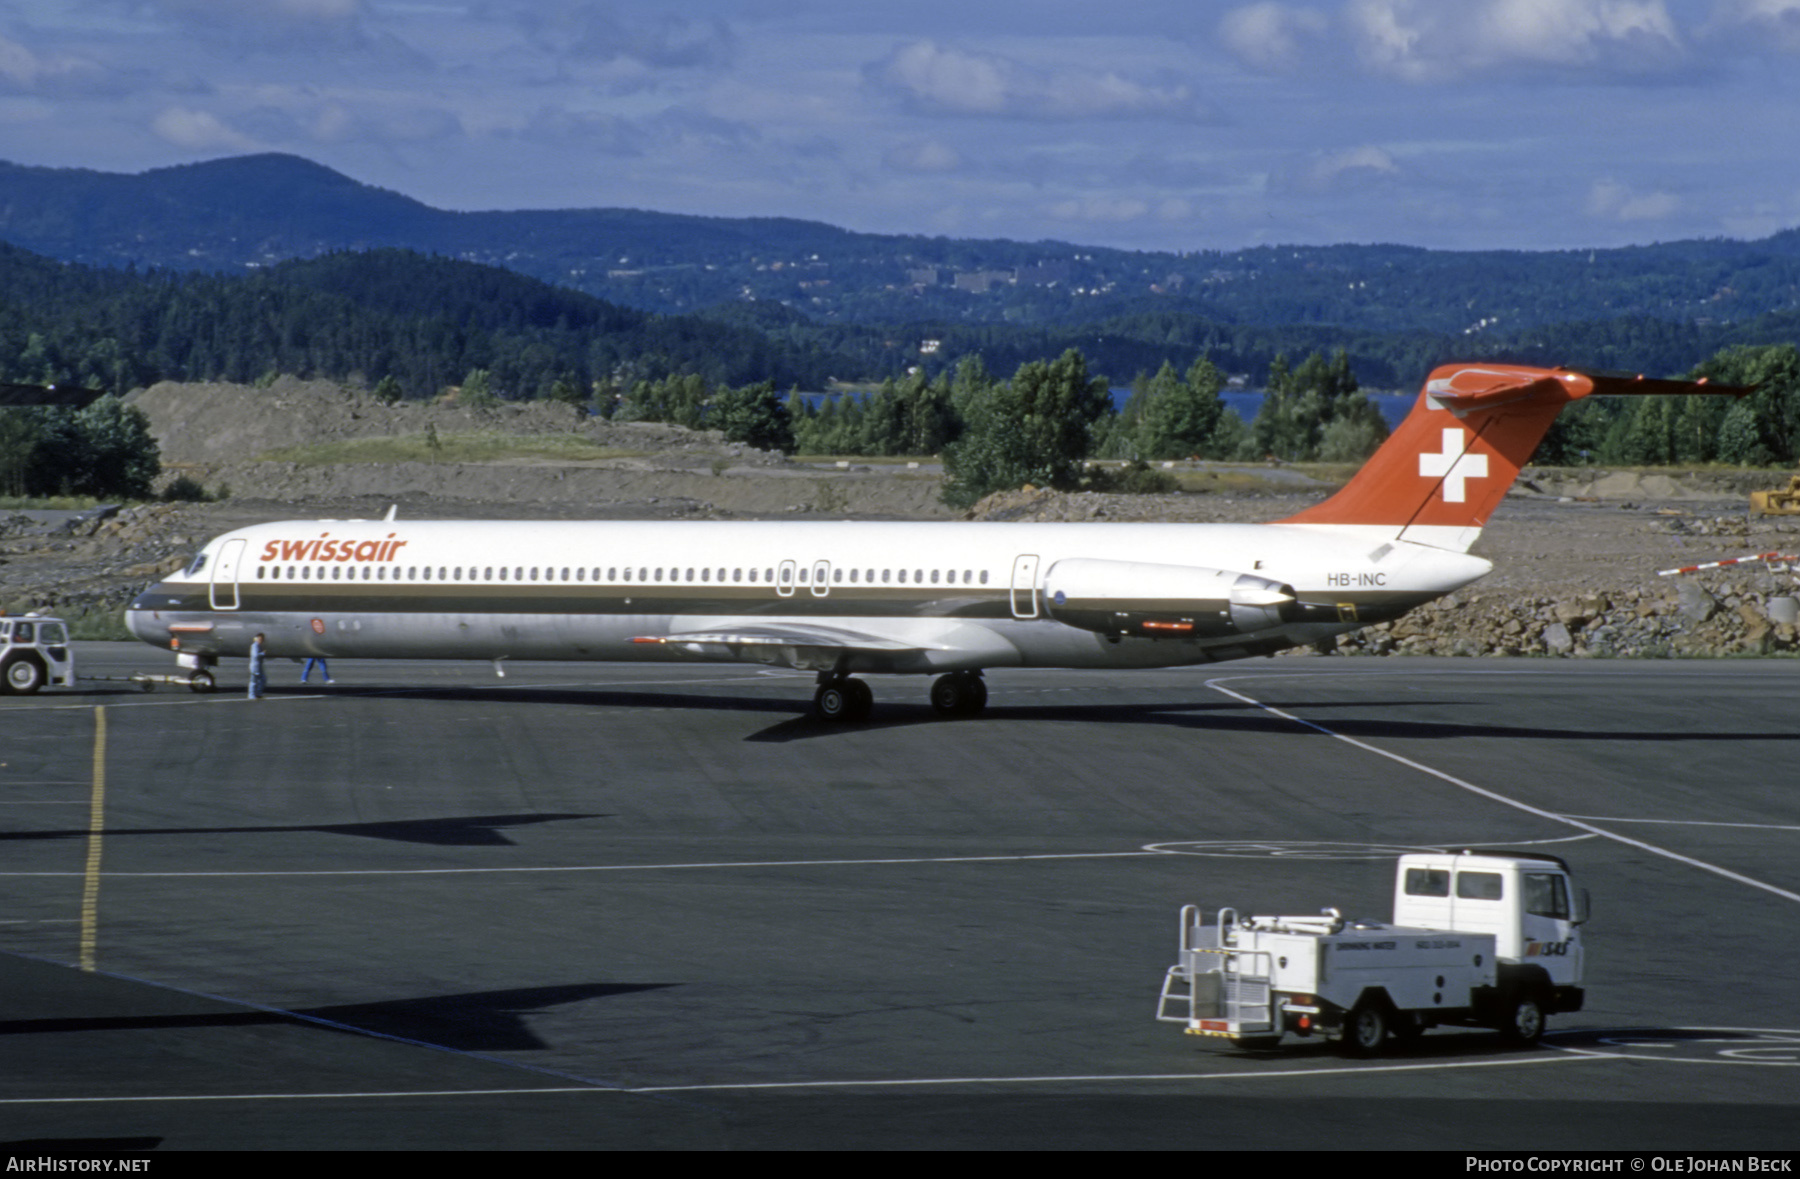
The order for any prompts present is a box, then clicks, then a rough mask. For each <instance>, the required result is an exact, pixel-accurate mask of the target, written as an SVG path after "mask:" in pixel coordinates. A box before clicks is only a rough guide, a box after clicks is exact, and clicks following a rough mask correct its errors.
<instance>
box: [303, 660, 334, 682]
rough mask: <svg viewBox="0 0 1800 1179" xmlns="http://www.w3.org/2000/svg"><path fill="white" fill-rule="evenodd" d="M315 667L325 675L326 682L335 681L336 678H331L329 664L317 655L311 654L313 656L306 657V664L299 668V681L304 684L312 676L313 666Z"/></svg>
mask: <svg viewBox="0 0 1800 1179" xmlns="http://www.w3.org/2000/svg"><path fill="white" fill-rule="evenodd" d="M315 667H316V668H318V669H319V674H320V675H322V676H324V677H325V682H326V683H328V684H335V683H337V681H336V680H334V679H332V678H331V668H330V666H329V665H328V664H326V662H325V660H324V659H323V658H321V657H318V656H313V657H310V658H308V659H307V661H306V666H305V667H302V668H301V669H300V682H301V683H303V684H304V683H305V682H306V681H307V680H310V679H311V678H312V673H313V668H315Z"/></svg>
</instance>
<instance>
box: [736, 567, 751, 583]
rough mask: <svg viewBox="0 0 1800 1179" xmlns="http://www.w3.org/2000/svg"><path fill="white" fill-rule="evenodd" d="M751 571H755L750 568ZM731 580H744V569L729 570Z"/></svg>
mask: <svg viewBox="0 0 1800 1179" xmlns="http://www.w3.org/2000/svg"><path fill="white" fill-rule="evenodd" d="M751 572H752V573H754V572H756V571H755V570H754V569H752V570H751ZM731 580H733V581H742V580H744V571H743V570H742V569H733V570H732V571H731Z"/></svg>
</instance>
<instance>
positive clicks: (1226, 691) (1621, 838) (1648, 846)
mask: <svg viewBox="0 0 1800 1179" xmlns="http://www.w3.org/2000/svg"><path fill="white" fill-rule="evenodd" d="M1228 678H1229V679H1233V680H1237V679H1262V678H1266V677H1263V676H1231V677H1228ZM1225 683H1226V680H1224V679H1212V680H1207V681H1206V686H1207V687H1209V688H1211V689H1212V690H1213V691H1215V692H1218V693H1220V694H1222V695H1225V696H1230V697H1231V698H1232V699H1234V700H1241V701H1243V702H1244V703H1245V704H1248V705H1250V706H1251V707H1253V708H1260V709H1261V710H1262V711H1264V712H1266V713H1268V714H1269V715H1271V716H1278V717H1280V718H1281V719H1283V720H1287V721H1292V722H1294V723H1295V724H1297V725H1302V726H1304V727H1306V728H1309V729H1311V730H1313V731H1314V732H1315V733H1322V734H1324V735H1325V736H1327V737H1330V738H1332V739H1333V740H1335V741H1342V742H1343V743H1344V744H1346V745H1354V746H1355V747H1356V748H1358V749H1361V750H1363V751H1364V752H1365V753H1373V754H1374V755H1375V756H1377V757H1385V758H1387V759H1388V760H1389V761H1391V762H1397V763H1399V764H1400V765H1403V766H1406V767H1407V768H1408V769H1413V770H1417V771H1419V772H1420V773H1421V774H1427V775H1429V776H1431V777H1433V778H1436V779H1438V780H1439V781H1441V782H1448V783H1449V784H1450V785H1452V786H1455V787H1457V788H1458V789H1459V790H1467V791H1468V792H1469V793H1471V794H1477V795H1480V796H1481V797H1482V798H1485V799H1488V800H1489V801H1490V802H1497V803H1499V804H1501V805H1502V806H1509V807H1512V808H1513V809H1514V810H1518V811H1524V812H1525V813H1526V814H1528V815H1536V816H1537V817H1538V818H1540V819H1548V820H1549V821H1550V822H1553V823H1561V824H1563V825H1564V826H1568V827H1574V828H1576V829H1577V830H1580V831H1587V832H1590V833H1591V834H1594V835H1598V836H1599V837H1600V838H1602V839H1610V840H1612V841H1613V842H1614V843H1622V844H1624V845H1626V846H1627V847H1635V848H1637V849H1638V850H1639V851H1646V852H1649V853H1650V854H1651V855H1654V856H1661V857H1663V858H1664V859H1668V860H1674V861H1675V862H1676V863H1678V864H1686V865H1687V866H1688V867H1690V868H1698V869H1700V870H1701V871H1702V872H1711V873H1712V874H1713V875H1715V876H1722V877H1724V878H1725V879H1726V880H1730V881H1734V882H1736V883H1738V884H1744V885H1748V886H1749V887H1751V888H1755V889H1760V890H1762V891H1763V892H1766V893H1769V894H1770V895H1772V896H1778V897H1780V898H1781V899H1782V900H1786V901H1793V902H1794V903H1796V904H1800V893H1795V892H1790V891H1788V890H1787V889H1785V888H1778V887H1776V886H1775V885H1773V884H1768V883H1766V882H1764V881H1761V880H1757V879H1755V878H1754V877H1750V876H1745V875H1744V874H1743V873H1741V872H1733V871H1732V870H1731V869H1729V868H1721V867H1719V866H1718V865H1717V864H1709V863H1707V862H1706V861H1705V860H1696V859H1695V858H1694V857H1692V856H1684V855H1682V854H1681V853H1680V852H1677V851H1671V850H1669V849H1668V848H1666V847H1658V846H1657V845H1656V844H1654V843H1645V842H1644V841H1643V840H1641V839H1633V838H1631V837H1630V836H1629V835H1620V834H1619V833H1618V832H1616V831H1608V830H1606V829H1605V828H1604V827H1596V826H1594V825H1593V824H1592V823H1588V822H1584V821H1583V820H1581V819H1577V818H1574V817H1573V816H1570V815H1563V814H1558V813H1556V812H1555V811H1547V810H1544V809H1543V808H1542V807H1535V806H1532V805H1531V804H1530V803H1528V802H1521V801H1519V800H1518V799H1516V798H1508V797H1507V796H1506V795H1504V794H1501V793H1498V792H1497V791H1493V790H1489V789H1487V788H1486V787H1483V786H1477V785H1475V783H1473V782H1468V781H1464V780H1463V779H1462V778H1458V777H1457V776H1456V775H1454V774H1448V773H1445V772H1444V771H1443V770H1440V769H1435V768H1433V767H1431V766H1428V765H1426V764H1425V763H1424V762H1418V761H1414V760H1413V759H1412V758H1410V757H1402V756H1401V755H1400V754H1398V753H1393V752H1390V751H1388V750H1386V749H1383V748H1381V747H1380V746H1378V745H1371V744H1369V743H1368V742H1367V741H1359V740H1358V739H1356V738H1355V737H1348V736H1345V735H1344V734H1343V733H1339V732H1337V731H1336V730H1333V729H1329V728H1326V727H1325V726H1324V725H1321V724H1319V723H1317V722H1316V721H1309V720H1307V719H1305V718H1304V717H1298V716H1295V715H1294V714H1293V713H1291V712H1284V711H1282V710H1281V709H1279V708H1276V707H1275V706H1274V705H1271V704H1264V703H1263V702H1262V701H1260V700H1257V699H1255V698H1253V697H1250V696H1246V695H1244V694H1243V693H1242V692H1238V691H1235V690H1233V689H1231V688H1227V687H1226V686H1225ZM1608 821H1612V820H1608Z"/></svg>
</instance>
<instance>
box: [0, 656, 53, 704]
mask: <svg viewBox="0 0 1800 1179" xmlns="http://www.w3.org/2000/svg"><path fill="white" fill-rule="evenodd" d="M0 686H3V687H4V688H5V690H6V692H8V693H9V694H11V695H14V696H29V695H31V694H32V693H34V692H36V691H37V690H38V689H39V688H41V687H43V686H44V665H43V664H42V663H39V662H38V658H37V656H35V655H14V656H12V657H11V658H9V659H8V660H7V661H6V662H5V663H4V664H0Z"/></svg>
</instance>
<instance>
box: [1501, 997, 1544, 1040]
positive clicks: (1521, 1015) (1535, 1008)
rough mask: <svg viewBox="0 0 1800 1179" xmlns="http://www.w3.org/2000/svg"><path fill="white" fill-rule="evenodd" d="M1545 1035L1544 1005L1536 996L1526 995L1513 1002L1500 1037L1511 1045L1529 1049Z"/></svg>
mask: <svg viewBox="0 0 1800 1179" xmlns="http://www.w3.org/2000/svg"><path fill="white" fill-rule="evenodd" d="M1543 1034H1544V1005H1543V1003H1542V1002H1540V1001H1539V1000H1538V997H1537V996H1536V995H1535V994H1531V993H1526V994H1522V995H1520V996H1519V997H1518V998H1517V999H1515V1000H1514V1001H1513V1005H1512V1010H1511V1012H1510V1013H1508V1015H1507V1017H1506V1022H1505V1023H1503V1024H1501V1025H1500V1035H1501V1036H1503V1037H1504V1038H1505V1039H1506V1041H1507V1042H1508V1043H1509V1044H1513V1045H1516V1046H1517V1047H1520V1048H1529V1047H1531V1045H1533V1044H1535V1043H1537V1042H1538V1038H1539V1037H1540V1036H1542V1035H1543Z"/></svg>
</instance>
